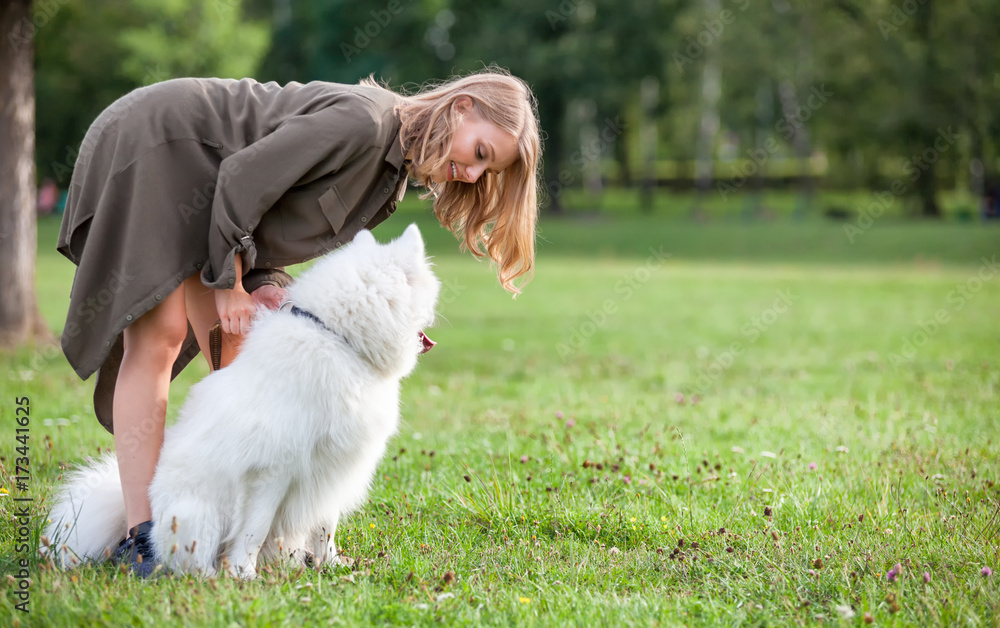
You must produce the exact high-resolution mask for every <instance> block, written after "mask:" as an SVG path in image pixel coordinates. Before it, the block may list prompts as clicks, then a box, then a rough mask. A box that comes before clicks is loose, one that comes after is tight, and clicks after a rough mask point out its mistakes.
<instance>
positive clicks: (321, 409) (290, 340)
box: [46, 225, 440, 578]
mask: <svg viewBox="0 0 1000 628" xmlns="http://www.w3.org/2000/svg"><path fill="white" fill-rule="evenodd" d="M439 290H440V283H439V282H438V280H437V278H436V277H435V276H434V274H433V272H432V271H431V267H430V263H429V262H428V261H427V258H426V255H425V253H424V243H423V240H422V239H421V237H420V232H419V231H418V230H417V227H416V225H410V227H408V228H407V229H406V232H405V233H404V234H403V235H402V236H401V237H400V238H398V239H397V240H395V241H393V242H391V243H389V244H386V245H380V244H378V243H377V242H376V241H375V238H374V237H373V236H372V235H371V233H370V232H368V231H361V232H360V233H359V234H358V235H357V236H355V238H354V241H353V242H352V243H351V244H349V245H348V246H345V247H343V248H342V249H340V250H338V251H336V252H334V253H331V254H329V255H327V256H326V257H324V258H322V259H321V260H319V261H318V262H317V263H316V264H315V265H314V266H313V267H312V268H310V269H309V270H308V271H306V272H305V273H304V274H303V275H302V277H301V278H299V279H298V280H297V281H295V282H294V283H293V284H292V285H291V286H290V287H289V289H288V292H289V297H290V299H291V301H292V302H293V303H294V304H295V308H294V311H284V308H283V309H282V310H279V311H268V310H263V311H262V312H261V313H260V314H258V316H257V318H256V319H255V320H254V323H253V326H252V329H251V330H250V332H249V334H248V335H247V337H246V339H245V341H244V343H243V347H242V350H241V352H240V354H239V355H238V357H237V358H236V359H235V360H234V361H233V362H232V364H230V365H229V366H228V367H226V368H224V369H221V370H219V371H216V372H213V373H212V374H210V375H209V376H208V377H206V378H205V379H204V380H203V381H201V382H199V383H198V384H196V385H194V386H192V388H191V392H190V395H189V396H188V398H187V401H186V402H185V403H184V406H183V407H182V408H181V412H180V416H179V419H178V421H177V423H176V425H173V426H172V427H170V428H169V429H168V430H167V431H166V433H165V437H164V443H163V449H162V450H161V453H160V459H159V463H158V464H157V467H156V473H155V476H154V478H153V482H152V485H151V486H150V489H149V495H150V503H151V506H152V511H153V533H152V536H153V542H154V547H155V551H156V556H157V558H158V559H159V560H161V561H163V563H164V564H165V565H166V566H167V567H168V568H170V569H174V570H180V571H189V572H190V571H194V572H201V573H203V574H212V573H215V572H216V570H217V569H218V568H220V566H222V565H228V567H229V569H230V570H231V572H232V573H233V574H235V575H239V576H241V577H244V578H253V577H255V576H256V573H257V571H256V567H257V558H258V555H259V554H262V555H263V557H264V558H273V557H277V556H285V555H291V556H293V557H295V558H297V559H299V560H301V561H303V562H305V561H306V560H307V557H309V556H310V555H311V557H312V560H313V561H314V562H315V563H316V564H322V563H323V562H327V561H332V560H334V559H336V557H337V547H336V545H335V543H334V532H335V530H336V528H337V521H338V520H339V519H340V517H341V516H342V515H344V514H346V513H348V512H350V511H352V510H354V509H356V508H357V507H359V506H360V505H361V504H362V502H363V501H364V497H365V494H366V493H367V491H368V486H369V484H370V483H371V479H372V477H373V475H374V473H375V468H376V466H377V464H378V462H379V460H380V459H381V457H382V455H383V453H384V452H385V447H386V443H387V441H388V439H389V438H390V437H391V436H392V435H393V434H394V433H395V432H396V430H397V427H398V423H399V382H400V380H401V379H402V378H403V377H405V376H406V375H408V374H409V373H410V371H412V370H413V368H414V367H415V366H416V362H417V355H418V354H419V353H422V352H424V351H426V350H427V349H429V348H430V346H432V345H433V342H431V341H430V340H429V339H428V338H427V337H426V336H425V335H424V334H423V331H422V329H423V328H425V327H427V326H430V325H431V324H432V323H433V321H434V306H435V303H436V302H437V297H438V292H439ZM50 519H51V521H52V523H51V524H50V526H49V528H48V530H47V531H46V535H47V536H48V538H49V539H51V540H52V543H53V545H52V546H51V548H52V549H53V550H56V554H57V555H58V557H59V560H60V562H61V563H63V564H68V563H71V562H76V561H79V560H86V559H92V560H103V559H104V558H105V557H106V556H108V555H109V551H108V548H110V551H111V552H113V551H114V548H115V546H116V545H117V543H118V541H120V540H121V539H122V538H124V536H125V528H126V520H125V506H124V501H123V498H122V494H121V485H120V482H119V478H118V468H117V464H116V462H115V460H114V457H113V456H108V457H105V458H104V459H103V460H101V461H99V462H96V463H94V464H92V465H91V466H89V467H85V468H83V469H80V470H79V471H77V472H76V473H75V474H74V475H73V476H72V477H71V478H70V481H69V483H68V485H67V486H66V487H65V488H64V489H63V491H62V493H61V495H60V498H59V499H58V500H57V503H56V505H55V507H54V508H53V509H52V513H51V515H50ZM71 557H74V558H71Z"/></svg>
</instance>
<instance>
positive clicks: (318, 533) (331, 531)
mask: <svg viewBox="0 0 1000 628" xmlns="http://www.w3.org/2000/svg"><path fill="white" fill-rule="evenodd" d="M339 519H340V513H339V512H336V513H333V514H332V515H328V516H327V520H326V523H323V524H320V525H318V526H316V527H315V528H313V531H312V537H313V542H312V552H313V565H314V566H315V567H317V568H318V567H320V566H321V565H323V564H324V563H328V562H329V563H334V564H347V563H348V561H347V560H346V558H341V557H340V555H339V554H340V553H339V552H338V551H337V543H336V539H335V538H334V536H335V534H336V533H337V522H338V521H339Z"/></svg>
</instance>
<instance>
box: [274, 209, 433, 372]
mask: <svg viewBox="0 0 1000 628" xmlns="http://www.w3.org/2000/svg"><path fill="white" fill-rule="evenodd" d="M440 290H441V283H440V282H439V281H438V279H437V277H435V276H434V272H433V271H432V270H431V264H430V262H429V261H428V259H427V254H426V252H425V250H424V241H423V238H421V236H420V230H419V229H417V226H416V225H410V226H409V227H407V228H406V231H404V232H403V235H401V236H400V237H398V238H396V239H395V240H393V241H392V242H389V243H388V244H379V243H378V242H377V241H376V240H375V237H374V236H373V235H372V234H371V232H370V231H368V230H362V231H361V232H360V233H358V234H357V235H356V236H354V240H353V241H352V242H351V243H350V244H348V245H347V246H344V247H342V248H340V249H338V250H336V251H334V252H332V253H329V254H327V255H326V256H325V257H323V258H322V259H320V260H319V261H318V262H317V263H316V264H315V265H314V266H313V267H312V268H310V269H309V270H308V271H306V272H305V273H303V274H302V276H301V277H300V278H299V279H298V281H296V282H295V283H294V284H293V285H292V286H291V287H290V288H289V296H290V297H291V299H292V301H293V302H294V303H295V304H296V305H298V306H299V307H301V308H303V309H305V310H307V311H309V312H311V313H312V314H314V315H315V316H317V317H318V318H319V319H320V320H322V321H323V324H325V325H326V326H327V327H328V328H330V329H331V330H333V331H335V332H337V333H339V334H341V335H343V336H344V338H346V339H347V340H348V341H349V343H350V344H351V345H352V346H354V347H355V348H356V349H357V351H358V352H359V353H361V354H362V355H363V357H365V358H367V359H368V360H369V361H370V362H371V363H372V364H373V365H374V366H375V367H376V368H378V369H379V370H381V371H385V372H386V373H387V374H388V373H393V374H406V373H409V371H410V370H412V368H413V366H414V365H415V363H416V358H417V355H418V354H419V353H422V352H424V351H426V350H427V349H428V348H429V347H430V346H432V345H433V343H432V342H431V341H430V340H429V339H428V338H427V336H426V335H425V334H424V333H423V330H425V329H427V328H429V327H431V326H432V325H433V324H434V307H435V305H436V304H437V299H438V293H439V292H440ZM400 371H402V373H400Z"/></svg>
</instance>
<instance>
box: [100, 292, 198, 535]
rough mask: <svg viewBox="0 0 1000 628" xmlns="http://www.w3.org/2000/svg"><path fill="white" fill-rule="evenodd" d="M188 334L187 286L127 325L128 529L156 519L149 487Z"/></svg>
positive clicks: (122, 380) (122, 407)
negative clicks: (174, 370)
mask: <svg viewBox="0 0 1000 628" xmlns="http://www.w3.org/2000/svg"><path fill="white" fill-rule="evenodd" d="M186 337H187V314H186V312H185V309H184V287H183V286H181V287H179V288H177V289H176V290H174V292H172V293H171V294H170V295H169V296H168V297H167V298H166V299H165V300H164V301H163V302H162V303H160V304H159V305H157V306H156V307H155V308H153V309H152V310H150V311H149V312H147V313H146V314H144V315H143V316H141V317H140V318H139V319H138V320H136V321H135V322H133V323H132V325H131V326H130V327H128V328H126V329H125V353H124V355H123V356H122V363H121V368H120V369H119V371H118V380H117V382H116V384H115V398H114V428H115V450H116V452H117V456H118V472H119V475H120V477H121V482H122V494H123V495H124V497H125V512H126V517H127V520H128V527H129V529H131V528H132V527H134V526H136V525H138V524H140V523H142V522H144V521H149V520H150V519H151V518H152V514H151V511H150V506H149V494H148V490H149V484H150V482H151V481H152V479H153V472H154V470H155V469H156V462H157V460H158V459H159V457H160V447H161V446H162V445H163V424H164V420H165V418H166V413H167V392H168V390H169V388H170V371H171V368H172V366H173V364H174V360H176V359H177V355H178V354H179V353H180V350H181V347H182V346H183V344H184V339H185V338H186Z"/></svg>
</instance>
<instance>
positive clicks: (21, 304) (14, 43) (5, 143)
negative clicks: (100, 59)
mask: <svg viewBox="0 0 1000 628" xmlns="http://www.w3.org/2000/svg"><path fill="white" fill-rule="evenodd" d="M0 33H4V34H5V35H6V37H5V38H4V39H5V41H2V42H0V68H3V71H2V72H0V146H2V147H3V150H0V294H2V295H3V298H0V348H12V347H17V346H20V345H23V344H26V343H28V342H29V341H32V340H41V341H44V342H48V341H51V339H52V334H51V333H50V332H49V330H48V327H47V326H46V325H45V321H44V320H43V319H42V316H41V313H40V312H39V311H38V297H37V295H36V294H35V252H36V249H37V242H36V225H35V189H36V188H35V84H34V47H35V42H34V35H35V27H34V25H33V24H32V22H31V0H6V1H5V2H4V3H3V4H2V5H0Z"/></svg>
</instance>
